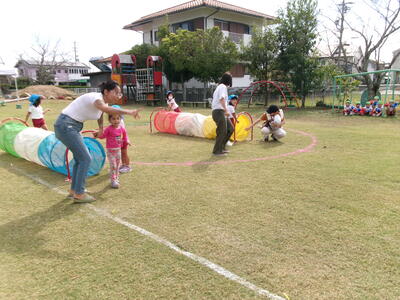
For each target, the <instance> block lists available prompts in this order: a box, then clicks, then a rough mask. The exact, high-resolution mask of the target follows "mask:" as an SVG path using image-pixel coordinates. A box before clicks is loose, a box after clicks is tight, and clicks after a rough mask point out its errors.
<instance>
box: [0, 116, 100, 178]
mask: <svg viewBox="0 0 400 300" xmlns="http://www.w3.org/2000/svg"><path fill="white" fill-rule="evenodd" d="M83 140H84V143H85V145H86V147H87V148H88V150H89V153H90V155H91V156H92V162H91V163H90V167H89V171H88V174H87V175H88V176H92V175H96V174H98V173H100V171H101V169H102V168H103V166H104V162H105V158H106V156H105V152H104V148H103V146H102V145H101V144H100V143H99V142H98V141H96V140H95V139H93V138H89V137H84V138H83ZM0 149H1V150H3V151H5V152H7V153H9V154H11V155H13V156H15V157H20V158H24V159H26V160H28V161H31V162H34V163H36V164H39V165H41V166H45V167H48V168H49V169H51V170H54V171H56V172H58V173H61V174H64V175H68V169H67V166H68V165H67V161H66V150H67V148H66V147H65V145H64V144H63V143H61V142H60V141H59V140H58V139H57V138H56V136H55V134H54V132H51V131H47V130H44V129H41V128H34V127H27V126H26V125H24V124H23V123H20V122H16V121H10V122H6V123H3V124H2V125H0ZM68 157H69V158H68V164H69V169H70V173H71V174H72V170H73V168H74V164H75V163H74V159H73V157H72V153H70V154H69V155H68Z"/></svg>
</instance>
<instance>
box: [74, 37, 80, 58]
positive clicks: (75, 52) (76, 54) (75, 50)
mask: <svg viewBox="0 0 400 300" xmlns="http://www.w3.org/2000/svg"><path fill="white" fill-rule="evenodd" d="M77 52H78V51H77V48H76V42H74V54H75V62H78V61H79V58H78V53H77Z"/></svg>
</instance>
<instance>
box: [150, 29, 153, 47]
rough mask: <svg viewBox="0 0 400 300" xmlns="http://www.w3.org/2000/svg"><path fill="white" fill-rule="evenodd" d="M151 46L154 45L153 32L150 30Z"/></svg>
mask: <svg viewBox="0 0 400 300" xmlns="http://www.w3.org/2000/svg"><path fill="white" fill-rule="evenodd" d="M150 44H152V45H153V30H150Z"/></svg>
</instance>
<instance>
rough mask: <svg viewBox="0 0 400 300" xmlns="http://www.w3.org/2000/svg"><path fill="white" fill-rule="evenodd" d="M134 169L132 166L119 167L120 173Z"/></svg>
mask: <svg viewBox="0 0 400 300" xmlns="http://www.w3.org/2000/svg"><path fill="white" fill-rule="evenodd" d="M130 171H132V168H131V167H130V166H122V167H120V168H119V172H120V173H129V172H130Z"/></svg>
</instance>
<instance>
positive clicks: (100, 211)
mask: <svg viewBox="0 0 400 300" xmlns="http://www.w3.org/2000/svg"><path fill="white" fill-rule="evenodd" d="M11 168H12V169H14V170H15V171H17V172H18V173H20V174H22V175H24V176H26V177H28V178H30V179H32V180H34V181H36V182H38V183H40V184H42V185H44V186H46V187H48V188H49V189H51V190H53V191H54V192H56V193H58V194H61V195H63V196H66V195H67V194H68V193H67V192H66V191H63V190H61V189H60V188H58V187H56V186H54V185H53V184H51V183H49V182H47V181H45V180H43V179H41V178H40V177H38V176H34V175H31V174H27V173H26V172H24V171H23V170H21V169H19V168H17V167H15V166H13V165H12V164H11ZM82 206H84V207H86V208H89V209H91V210H93V211H94V212H96V213H97V214H98V215H99V216H102V217H106V218H108V219H111V220H113V221H114V222H117V223H119V224H121V225H124V226H126V227H128V228H130V229H133V230H135V231H137V232H139V233H140V234H142V235H144V236H146V237H149V238H151V239H153V240H155V241H157V242H159V243H160V244H163V245H164V246H167V247H168V248H170V249H172V250H174V251H176V252H178V253H179V254H182V255H184V256H186V257H188V258H190V259H191V260H194V261H196V262H198V263H200V264H201V265H203V266H206V267H207V268H209V269H211V270H213V271H214V272H216V273H218V274H220V275H222V276H224V277H226V278H228V279H229V280H232V281H235V282H237V283H239V284H241V285H243V286H245V287H246V288H248V289H250V290H252V291H254V292H256V293H257V294H259V295H262V296H266V297H268V298H269V299H273V300H285V298H283V297H281V296H278V295H276V294H273V293H271V292H269V291H267V290H265V289H262V288H260V287H258V286H256V285H255V284H253V283H251V282H249V281H247V280H246V279H244V278H243V277H240V276H238V275H236V274H234V273H232V272H230V271H228V270H227V269H225V268H224V267H221V266H220V265H217V264H215V263H213V262H211V261H209V260H208V259H206V258H204V257H201V256H198V255H196V254H193V253H191V252H188V251H184V250H182V249H181V248H179V247H178V246H176V245H175V244H173V243H171V242H169V241H167V240H166V239H163V238H162V237H160V236H158V235H156V234H154V233H152V232H150V231H147V230H146V229H143V228H141V227H139V226H136V225H134V224H131V223H129V222H127V221H125V220H123V219H121V218H118V217H116V216H113V215H112V214H111V213H109V212H108V211H107V210H105V209H101V208H97V207H96V206H94V205H92V204H86V205H82Z"/></svg>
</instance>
